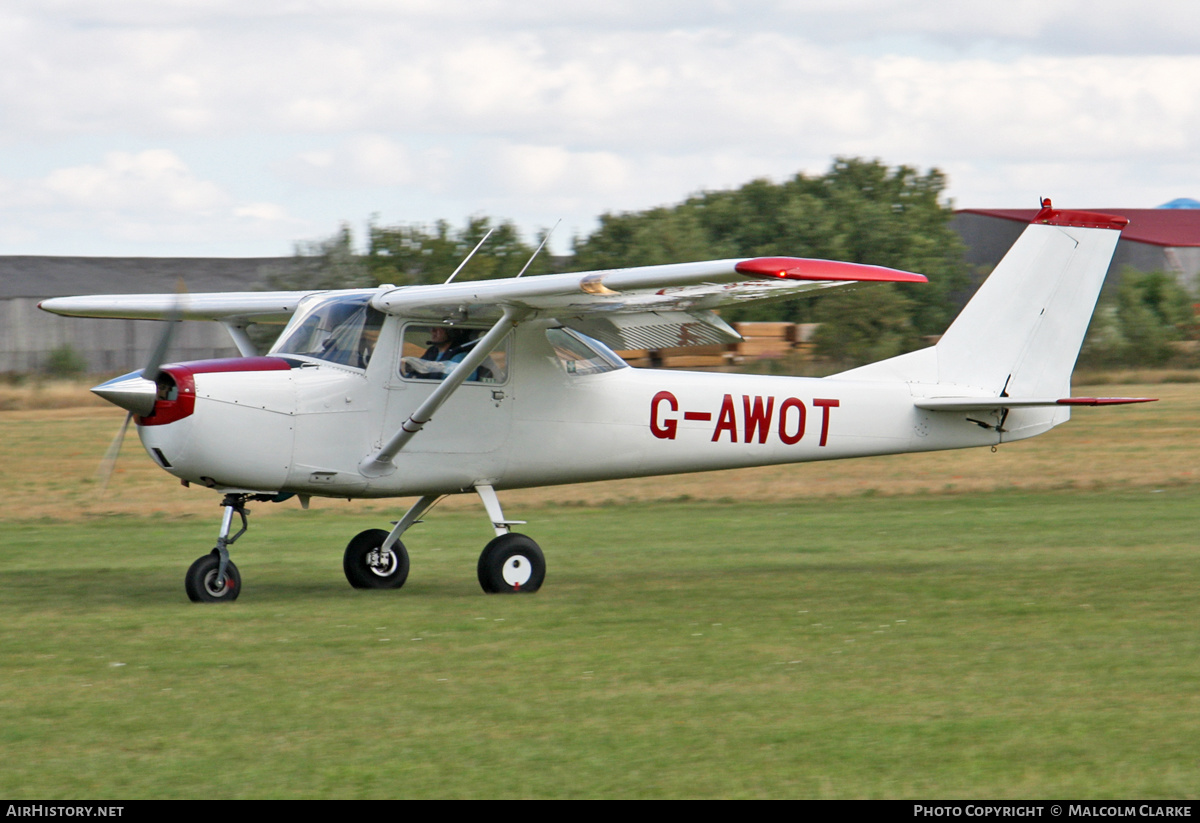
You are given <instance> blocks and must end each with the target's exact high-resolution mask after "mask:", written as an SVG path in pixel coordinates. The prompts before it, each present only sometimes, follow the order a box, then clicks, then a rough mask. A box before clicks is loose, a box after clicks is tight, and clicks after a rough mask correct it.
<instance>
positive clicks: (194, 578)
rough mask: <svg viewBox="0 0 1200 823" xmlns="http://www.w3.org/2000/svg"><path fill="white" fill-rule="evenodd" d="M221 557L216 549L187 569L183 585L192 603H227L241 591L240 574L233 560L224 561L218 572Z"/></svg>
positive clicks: (234, 598) (235, 598)
mask: <svg viewBox="0 0 1200 823" xmlns="http://www.w3.org/2000/svg"><path fill="white" fill-rule="evenodd" d="M220 565H221V557H220V555H218V554H217V550H216V549H213V551H212V553H211V554H206V555H204V556H203V557H201V558H199V559H197V560H196V562H195V563H193V564H192V565H191V568H189V569H188V570H187V575H186V576H185V577H184V580H183V587H184V589H186V590H187V596H188V599H189V600H191V601H192V602H193V603H228V602H230V601H233V600H237V596H238V594H240V593H241V591H242V575H241V573H240V572H238V567H237V566H235V565H233V561H227V562H226V563H225V574H224V575H223V576H222V575H221V574H220Z"/></svg>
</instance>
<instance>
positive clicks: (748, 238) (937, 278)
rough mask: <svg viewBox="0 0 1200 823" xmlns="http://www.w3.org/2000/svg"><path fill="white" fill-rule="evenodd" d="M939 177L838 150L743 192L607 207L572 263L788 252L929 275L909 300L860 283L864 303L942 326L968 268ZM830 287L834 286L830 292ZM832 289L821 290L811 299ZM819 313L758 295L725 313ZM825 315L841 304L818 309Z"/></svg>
mask: <svg viewBox="0 0 1200 823" xmlns="http://www.w3.org/2000/svg"><path fill="white" fill-rule="evenodd" d="M944 190H945V177H944V176H943V175H942V173H941V172H939V171H938V170H936V169H933V170H930V171H929V172H927V173H925V174H921V173H919V172H918V171H916V170H915V169H912V168H909V167H907V166H899V167H896V168H894V169H892V168H889V167H887V166H886V165H884V164H883V163H882V162H880V161H879V160H861V159H847V158H839V159H838V160H836V161H835V162H834V163H833V165H832V167H831V168H830V170H829V171H828V172H827V173H826V174H824V175H822V176H820V177H808V176H806V175H804V174H797V175H796V176H795V177H793V178H791V179H790V180H788V181H786V182H784V183H773V182H771V181H769V180H753V181H751V182H749V183H747V184H745V185H744V186H742V187H740V188H738V189H732V190H727V191H711V192H704V193H701V194H698V195H695V196H693V197H690V198H688V199H687V200H685V201H684V202H683V203H680V204H678V205H676V206H673V207H670V208H657V209H651V210H649V211H645V212H635V213H627V214H621V215H612V214H606V215H604V216H603V217H601V220H600V227H599V229H597V230H596V231H595V232H593V233H592V234H591V235H589V236H588V237H586V238H583V239H581V240H580V239H577V240H576V242H575V261H574V263H575V267H577V268H584V269H587V268H611V267H617V266H635V265H648V264H651V263H661V262H672V261H683V260H703V259H710V258H718V257H756V256H765V255H786V256H795V257H817V258H825V259H832V260H846V261H850V262H856V263H870V264H874V265H882V266H890V267H893V268H898V269H903V270H907V271H916V272H920V273H922V274H925V275H927V276H928V277H929V281H930V282H929V283H928V284H923V285H914V286H902V287H899V289H898V292H897V293H898V294H899V295H902V296H903V297H904V298H905V300H904V301H903V302H902V303H896V299H895V296H893V295H891V294H887V293H884V292H880V293H879V294H878V295H877V296H875V297H872V296H871V295H872V294H873V293H874V292H875V291H877V290H878V289H877V288H875V287H872V288H870V289H864V290H863V293H862V295H860V296H858V297H856V298H855V299H854V301H851V302H853V303H854V304H856V305H858V306H859V307H860V308H861V310H862V311H866V312H884V311H887V312H890V311H894V310H896V309H897V308H899V309H901V310H903V311H905V312H907V314H908V318H909V323H910V326H911V329H912V332H911V333H906V334H905V335H903V338H904V340H906V341H908V342H906V343H905V344H904V345H916V342H914V341H918V340H919V335H921V334H937V333H940V332H942V331H943V330H944V329H945V328H946V326H947V325H948V324H949V322H950V320H951V319H953V316H954V314H955V312H956V309H957V306H956V304H955V301H954V299H953V298H954V296H955V295H956V294H958V293H960V292H961V291H962V290H963V289H964V288H965V286H966V285H967V282H968V278H967V266H966V264H965V262H964V260H963V246H962V242H961V240H960V239H959V238H958V235H957V234H955V233H954V231H953V230H952V229H950V226H949V221H950V217H951V216H952V210H951V207H950V206H949V204H944V203H942V202H941V199H942V193H943V192H944ZM832 294H833V292H831V295H832ZM829 299H832V297H822V298H818V299H817V300H818V301H821V300H829ZM821 313H822V312H821V311H820V310H819V308H818V307H817V305H815V304H814V302H813V301H811V298H806V299H802V300H792V301H788V302H783V303H765V304H764V303H758V304H750V305H748V306H744V307H743V306H738V307H734V308H730V309H726V310H725V311H724V315H725V317H726V318H727V319H729V320H790V321H793V322H804V321H810V320H813V319H815V318H816V317H817V315H818V314H821ZM824 315H825V316H827V317H829V318H830V320H829V322H841V321H840V320H837V319H833V318H834V316H835V315H839V313H838V312H824Z"/></svg>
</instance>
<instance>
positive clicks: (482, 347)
mask: <svg viewBox="0 0 1200 823" xmlns="http://www.w3.org/2000/svg"><path fill="white" fill-rule="evenodd" d="M528 313H529V310H528V309H518V308H515V307H513V306H505V307H504V316H503V317H501V318H500V319H499V320H498V321H496V325H494V326H492V328H491V329H490V330H488V333H487V334H485V335H484V336H483V337H481V338H480V339H479V342H478V343H476V344H475V345H474V346H472V347H471V350H470V351H469V352H468V353H467V356H466V357H464V358H463V359H462V361H461V362H460V363H459V364H458V365H457V366H455V367H454V370H453V371H452V372H450V373H449V374H448V375H446V379H445V380H443V381H442V382H441V383H439V384H438V387H437V388H436V389H434V390H433V393H432V394H430V395H429V397H427V398H426V399H425V402H424V403H422V404H421V405H420V406H417V409H416V411H414V412H413V413H412V414H410V415H409V416H408V419H407V420H405V421H404V423H403V425H401V426H400V430H399V431H398V432H396V433H395V434H394V435H392V438H391V439H390V440H388V441H387V442H386V443H384V444H383V446H382V447H380V448H379V449H377V450H376V451H374V452H372V453H371V454H368V455H367V456H366V457H364V458H363V459H362V462H361V463H359V464H358V470H359V472H360V473H361V474H362V475H363V476H364V477H385V476H387V475H389V474H391V473H392V472H394V471H396V465H395V464H394V463H393V462H392V460H393V459H395V457H396V455H397V454H399V452H400V450H401V449H402V448H404V446H405V444H406V443H408V441H409V440H411V439H412V438H413V435H415V434H416V433H417V432H419V431H420V430H421V429H422V427H424V425H425V424H426V423H428V422H429V421H430V420H432V419H433V415H434V413H436V412H437V410H438V409H439V408H441V406H442V404H443V403H445V402H446V400H447V399H449V397H450V395H452V394H454V392H455V390H457V389H458V387H459V386H461V385H462V384H463V382H464V381H465V380H466V379H467V377H468V376H469V375H470V374H471V373H472V372H474V371H475V369H477V368H479V366H480V364H482V363H483V361H484V360H485V359H486V358H487V356H488V355H489V354H491V353H492V352H493V351H495V350H496V347H497V346H499V345H500V343H501V341H502V340H504V338H505V336H506V335H507V334H508V333H509V332H510V331H512V328H513V326H515V325H517V323H518V322H520V320H521V319H522V318H523V317H524V316H525V315H526V314H528Z"/></svg>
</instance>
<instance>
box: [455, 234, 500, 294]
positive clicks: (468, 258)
mask: <svg viewBox="0 0 1200 823" xmlns="http://www.w3.org/2000/svg"><path fill="white" fill-rule="evenodd" d="M495 230H496V227H495V226H492V227H491V228H490V229H488V230H487V234H485V235H484V236H483V239H482V240H480V241H479V242H478V243H477V244H476V245H475V248H473V249H471V253H470V254H468V255H467V256H466V257H465V258H464V259H463V261H462V262H461V263H459V264H458V268H457V269H455V270H454V273H453V274H451V275H450V276H449V277H447V278H446V282H447V283H449V282H451V281H453V280H454V278H455V277H457V276H458V273H459V272H460V271H462V270H463V266H465V265H467V263H469V262H470V261H471V258H472V257H474V256H475V252H477V251H479V249H480V247H482V246H483V244H484V243H486V242H487V239H488V238H489V237H491V236H492V232H494V231H495Z"/></svg>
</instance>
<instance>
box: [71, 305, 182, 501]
mask: <svg viewBox="0 0 1200 823" xmlns="http://www.w3.org/2000/svg"><path fill="white" fill-rule="evenodd" d="M182 317H183V284H182V283H181V284H180V293H179V295H178V297H177V299H176V301H175V306H174V307H173V308H172V309H171V312H170V313H169V314H168V315H167V317H166V325H165V327H164V328H163V331H162V334H161V335H159V337H158V342H157V343H156V344H155V346H154V349H153V351H151V352H150V359H149V360H148V361H147V362H146V365H145V367H144V368H142V370H141V371H136V372H131V373H129V374H126V375H123V376H121V377H114V378H113V379H112V380H109V381H107V382H105V383H101V384H100V385H99V386H96V387H95V388H93V389H92V392H93V393H94V394H97V395H99V396H100V397H103V398H104V399H105V400H107V401H108V402H110V403H112V404H114V405H117V406H120V407H121V408H123V409H126V410H127V411H128V414H126V415H125V422H124V423H122V424H121V428H120V429H119V430H118V431H117V436H116V437H114V438H113V441H112V443H110V444H109V446H108V451H106V452H105V453H104V458H103V459H102V460H101V461H100V467H99V469H98V470H97V472H96V478H97V480H99V481H100V491H101V492H103V491H105V490H106V489H107V488H108V481H109V480H111V479H112V475H113V472H114V471H115V470H116V468H117V458H118V457H119V456H120V454H121V446H122V445H123V444H124V443H125V432H127V431H128V430H129V421H130V420H132V419H133V416H134V415H139V416H145V415H148V414H150V413H151V412H153V411H154V402H155V400H156V399H157V397H158V382H157V381H158V376H159V374H160V373H161V372H162V365H163V362H164V361H165V360H166V357H167V352H168V351H169V350H170V348H171V340H172V339H173V338H174V336H175V329H176V326H178V324H179V321H180V320H181V319H182Z"/></svg>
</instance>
